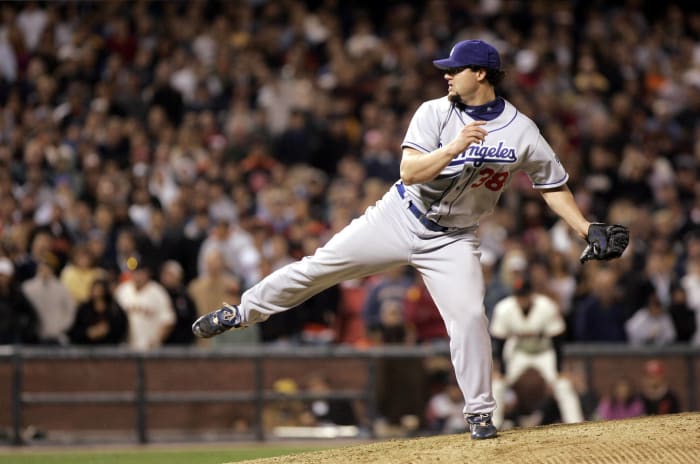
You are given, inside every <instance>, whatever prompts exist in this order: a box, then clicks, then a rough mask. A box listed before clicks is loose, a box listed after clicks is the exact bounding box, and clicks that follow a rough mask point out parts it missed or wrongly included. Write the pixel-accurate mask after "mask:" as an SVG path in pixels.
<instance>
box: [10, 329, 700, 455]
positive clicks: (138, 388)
mask: <svg viewBox="0 0 700 464" xmlns="http://www.w3.org/2000/svg"><path fill="white" fill-rule="evenodd" d="M564 353H565V359H566V360H567V363H569V365H573V364H575V365H577V366H578V369H579V370H582V371H583V375H584V377H585V384H586V386H587V388H588V389H589V390H600V386H601V385H607V384H608V383H609V382H608V379H606V378H603V377H606V376H611V375H614V373H616V372H618V371H619V372H622V371H624V366H625V365H626V364H627V363H626V360H627V359H635V360H636V361H637V363H636V367H635V369H636V370H637V371H638V372H640V374H641V370H640V369H638V368H637V367H638V366H639V365H640V363H641V362H644V361H645V360H647V359H651V358H659V359H667V360H669V361H670V362H671V364H672V369H670V373H671V377H672V378H674V379H675V380H674V385H675V387H676V388H677V389H681V390H683V392H684V393H683V397H684V406H685V407H684V409H685V410H689V411H695V410H697V407H698V401H699V400H700V398H698V397H699V396H700V390H698V381H697V376H698V373H699V372H700V348H697V347H690V346H687V345H684V346H680V345H673V346H668V347H662V348H657V347H653V348H652V347H631V346H628V345H598V344H595V345H583V344H570V345H567V346H566V347H565V352H564ZM434 356H449V347H448V345H447V344H446V343H445V344H435V345H425V346H403V345H401V346H389V345H387V346H378V347H371V348H366V349H355V348H352V347H347V346H295V347H278V346H265V345H254V346H235V347H233V346H232V347H220V348H217V349H203V348H197V347H164V348H160V349H156V350H153V351H148V352H135V351H131V350H129V349H126V348H122V347H99V348H82V347H61V348H56V347H36V346H0V377H5V378H6V379H7V380H9V385H6V389H9V393H10V395H9V396H10V401H9V419H10V421H11V426H10V429H11V431H10V433H11V435H10V437H9V438H10V441H11V443H12V444H15V445H22V444H26V441H25V440H24V439H23V435H22V430H23V427H24V415H25V409H26V408H27V407H31V406H51V405H54V406H71V405H81V406H85V405H122V406H124V405H126V406H129V407H130V408H133V409H134V410H135V414H134V417H135V423H134V424H133V427H134V429H135V431H136V437H137V440H138V442H139V443H148V442H152V441H153V440H152V438H151V436H150V430H149V423H148V414H147V410H148V408H149V407H153V406H154V405H159V404H177V403H190V404H207V403H216V404H225V403H248V404H252V407H253V410H254V417H255V420H254V421H253V437H254V439H256V440H259V441H263V440H266V439H267V438H268V437H267V435H266V431H265V430H264V427H263V418H262V416H263V410H264V407H265V405H266V404H267V403H269V402H272V401H275V400H280V399H285V400H301V401H309V400H313V399H319V398H324V399H344V400H351V401H360V402H361V403H362V404H363V405H364V413H365V417H366V419H367V421H368V422H369V423H372V422H373V420H374V419H375V418H376V417H377V400H378V399H377V381H378V373H379V369H380V362H381V361H384V360H391V359H415V360H417V361H420V360H424V359H426V358H429V357H434ZM344 359H345V360H349V359H353V360H355V361H360V363H361V365H362V366H363V369H364V371H363V372H359V373H358V374H357V375H358V376H360V377H362V379H363V383H364V386H362V387H360V388H353V389H334V390H332V391H331V392H329V393H327V394H322V395H319V394H314V393H310V392H304V391H297V392H292V393H285V394H281V393H279V392H275V391H273V390H271V389H270V388H269V385H270V383H271V380H273V379H271V378H270V375H271V374H270V372H269V369H266V363H270V362H272V361H278V362H280V361H281V362H284V363H298V364H299V366H303V365H304V363H305V362H310V361H313V360H333V361H342V360H344ZM105 360H116V361H119V362H122V363H127V364H128V365H130V366H131V368H132V369H133V370H134V371H135V375H134V381H133V382H131V383H129V385H130V386H131V388H129V389H128V390H125V389H122V390H120V391H85V390H80V391H75V390H70V391H61V390H65V388H63V389H58V391H57V389H54V388H52V385H45V386H44V385H42V390H39V391H38V390H37V388H36V386H35V387H34V388H32V389H30V390H28V389H26V388H25V380H26V376H27V372H26V371H27V366H28V364H31V363H32V362H37V361H40V362H49V363H52V364H55V363H60V362H66V361H67V362H70V361H88V362H89V361H105ZM167 361H176V362H184V363H186V364H183V366H186V365H187V363H192V362H197V361H207V362H208V361H232V362H233V361H235V362H236V363H241V362H248V363H251V364H252V371H251V372H252V379H246V380H247V382H248V383H249V384H250V385H251V387H252V388H248V389H246V390H244V391H212V390H210V389H207V388H206V384H207V380H206V379H203V383H202V386H201V388H199V387H198V388H194V389H190V390H189V391H160V392H158V391H151V390H149V389H148V388H147V386H148V385H149V371H148V369H147V368H146V365H147V364H154V363H155V364H158V363H161V362H167ZM178 366H179V365H178ZM176 368H177V369H182V367H177V366H176ZM339 369H342V365H341V366H339ZM611 373H613V374H611ZM76 375H78V376H80V373H79V372H76ZM151 375H152V374H151ZM206 375H211V376H216V375H217V373H216V372H211V373H207V374H206ZM368 430H369V432H368V433H369V436H370V437H371V436H372V433H373V432H372V428H371V427H370V428H369V429H368Z"/></svg>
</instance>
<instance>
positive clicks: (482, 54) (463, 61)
mask: <svg viewBox="0 0 700 464" xmlns="http://www.w3.org/2000/svg"><path fill="white" fill-rule="evenodd" d="M433 64H434V65H435V66H436V67H437V68H439V69H449V68H460V67H462V66H480V67H483V68H491V69H501V57H500V56H499V54H498V50H496V49H495V48H494V47H493V46H492V45H489V44H487V43H486V42H484V41H483V40H463V41H462V42H458V43H457V44H456V45H455V46H454V47H452V51H450V56H449V57H448V58H444V59H442V60H435V61H433Z"/></svg>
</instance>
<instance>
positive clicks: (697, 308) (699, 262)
mask: <svg viewBox="0 0 700 464" xmlns="http://www.w3.org/2000/svg"><path fill="white" fill-rule="evenodd" d="M686 270H687V273H686V274H685V275H684V276H683V277H682V278H681V286H682V287H683V290H685V294H686V300H687V304H688V307H689V308H690V309H692V310H693V311H694V312H695V327H696V330H695V335H694V336H693V339H692V341H691V343H692V344H693V345H694V346H700V329H698V327H700V258H693V259H691V260H689V261H688V262H687V264H686Z"/></svg>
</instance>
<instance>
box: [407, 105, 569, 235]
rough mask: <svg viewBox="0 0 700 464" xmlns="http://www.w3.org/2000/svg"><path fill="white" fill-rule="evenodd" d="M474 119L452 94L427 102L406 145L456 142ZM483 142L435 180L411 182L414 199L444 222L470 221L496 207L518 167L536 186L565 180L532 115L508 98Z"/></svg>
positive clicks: (432, 146) (409, 191) (429, 146)
mask: <svg viewBox="0 0 700 464" xmlns="http://www.w3.org/2000/svg"><path fill="white" fill-rule="evenodd" d="M472 121H474V119H472V118H471V117H470V116H469V114H468V113H467V112H466V111H461V110H460V109H459V108H458V107H457V106H455V105H453V104H452V103H451V102H450V101H449V100H448V99H447V97H442V98H438V99H435V100H430V101H427V102H425V103H423V104H422V105H421V106H420V107H419V108H418V110H417V111H416V113H415V114H414V116H413V118H412V120H411V123H410V125H409V127H408V131H407V132H406V136H405V138H404V141H403V144H402V147H409V148H414V149H416V150H418V151H421V152H424V153H430V152H432V151H434V150H436V149H438V148H440V147H441V146H443V145H446V144H448V143H449V142H451V141H452V140H453V139H454V138H455V137H456V136H457V134H458V133H459V131H460V130H461V129H462V128H463V127H464V126H465V125H467V124H469V123H470V122H472ZM483 127H484V129H485V130H486V131H487V132H488V135H487V136H486V139H485V140H484V142H483V143H481V144H479V145H476V144H472V145H471V146H469V147H468V148H467V149H466V150H465V151H463V152H462V153H461V154H459V155H457V156H456V157H455V158H454V159H453V160H452V162H450V164H449V165H447V166H446V167H445V168H444V169H443V170H442V172H441V173H440V175H438V177H437V178H436V179H434V180H433V181H431V182H427V183H424V184H414V185H410V186H406V187H405V190H406V194H407V197H408V199H409V200H411V201H412V202H413V204H415V205H416V206H417V207H418V208H419V209H421V210H422V211H423V212H424V213H425V216H426V217H427V218H428V219H430V220H432V221H434V222H436V223H438V224H440V225H442V226H445V227H470V226H475V225H478V223H479V219H480V218H481V217H483V216H485V215H487V214H489V213H491V212H492V211H493V208H494V207H495V206H496V203H497V201H498V198H499V197H500V195H501V192H502V191H503V189H504V188H506V187H507V186H508V184H509V183H510V180H511V176H512V174H513V173H514V172H515V171H518V170H523V171H525V172H526V173H527V174H528V175H529V176H530V179H531V180H532V185H533V187H534V188H552V187H558V186H561V185H564V184H565V183H566V182H567V180H568V179H569V176H568V174H567V173H566V171H565V170H564V167H563V166H562V165H561V163H560V162H559V159H558V158H557V156H556V155H555V154H554V151H552V148H551V147H550V146H549V144H548V143H547V141H546V140H545V139H544V137H542V135H541V134H540V131H539V130H538V128H537V126H536V125H535V123H534V122H532V120H530V118H528V117H527V116H525V115H524V114H522V113H520V112H519V111H518V110H517V109H516V108H515V107H514V106H513V105H511V104H510V103H509V102H507V101H506V102H505V108H504V110H503V112H502V113H501V114H500V115H499V116H498V117H496V118H495V119H493V120H491V121H488V122H487V123H486V125H484V126H483Z"/></svg>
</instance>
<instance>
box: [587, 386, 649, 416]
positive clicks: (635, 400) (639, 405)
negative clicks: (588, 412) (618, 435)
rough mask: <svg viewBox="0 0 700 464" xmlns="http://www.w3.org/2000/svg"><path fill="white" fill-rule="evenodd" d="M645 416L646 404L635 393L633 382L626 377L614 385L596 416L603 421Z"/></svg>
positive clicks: (597, 409)
mask: <svg viewBox="0 0 700 464" xmlns="http://www.w3.org/2000/svg"><path fill="white" fill-rule="evenodd" d="M644 414H645V410H644V402H643V401H642V399H641V397H640V396H639V395H638V394H637V393H636V392H635V389H634V385H633V383H632V381H631V380H630V379H628V378H624V377H623V378H620V379H618V380H617V381H616V382H615V383H614V384H613V386H612V388H611V389H610V392H609V393H608V394H607V395H605V396H603V397H602V398H601V400H600V403H598V407H597V408H596V416H597V417H598V418H600V419H603V420H611V419H628V418H630V417H638V416H642V415H644Z"/></svg>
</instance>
